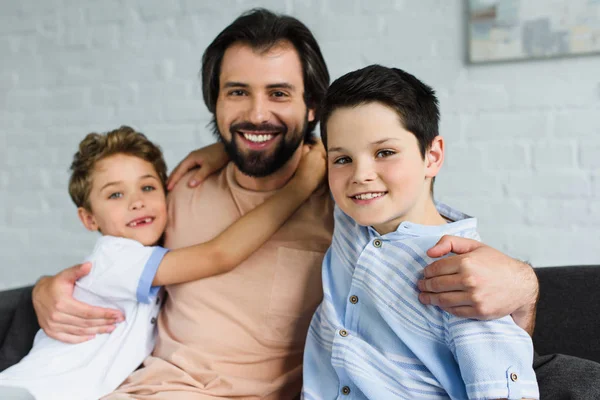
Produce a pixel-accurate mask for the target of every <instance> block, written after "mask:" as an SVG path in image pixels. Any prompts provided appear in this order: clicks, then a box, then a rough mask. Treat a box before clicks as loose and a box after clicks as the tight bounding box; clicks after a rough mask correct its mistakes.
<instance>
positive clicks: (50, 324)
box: [32, 263, 124, 343]
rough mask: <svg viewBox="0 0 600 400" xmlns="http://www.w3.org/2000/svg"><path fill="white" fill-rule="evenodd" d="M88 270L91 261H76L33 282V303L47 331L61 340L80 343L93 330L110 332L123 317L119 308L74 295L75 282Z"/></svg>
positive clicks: (93, 334)
mask: <svg viewBox="0 0 600 400" xmlns="http://www.w3.org/2000/svg"><path fill="white" fill-rule="evenodd" d="M90 271H91V264H90V263H85V264H79V265H75V266H73V267H71V268H67V269H65V270H63V271H61V272H59V273H58V274H56V275H54V276H46V277H42V278H41V279H40V280H39V281H38V282H37V283H36V285H35V287H34V288H33V293H32V300H33V307H34V309H35V313H36V315H37V318H38V322H39V324H40V327H41V328H42V329H43V330H44V332H45V333H46V335H48V336H50V337H51V338H53V339H56V340H59V341H61V342H64V343H81V342H85V341H87V340H90V339H93V338H94V337H95V335H96V334H99V333H109V332H112V331H113V330H114V329H115V324H116V323H118V322H121V321H123V320H124V316H123V314H122V313H121V312H120V311H119V310H111V309H109V308H102V307H94V306H90V305H89V304H85V303H82V302H79V301H77V300H75V299H74V298H73V289H74V288H75V282H76V281H77V280H78V279H80V278H82V277H84V276H86V275H87V274H89V273H90Z"/></svg>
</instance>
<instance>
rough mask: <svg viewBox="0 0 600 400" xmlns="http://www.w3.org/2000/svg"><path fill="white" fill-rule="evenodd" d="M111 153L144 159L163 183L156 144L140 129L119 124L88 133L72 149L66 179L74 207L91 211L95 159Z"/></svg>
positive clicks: (163, 166) (162, 162)
mask: <svg viewBox="0 0 600 400" xmlns="http://www.w3.org/2000/svg"><path fill="white" fill-rule="evenodd" d="M115 154H126V155H130V156H134V157H139V158H141V159H142V160H145V161H148V162H149V163H150V164H152V166H153V167H154V169H155V170H156V173H157V174H158V177H159V178H160V180H161V182H162V184H163V188H165V187H166V185H165V184H166V181H167V165H166V163H165V160H164V158H163V155H162V151H161V150H160V147H158V146H157V145H155V144H154V143H152V142H151V141H150V140H148V138H146V136H145V135H144V134H143V133H140V132H136V131H135V130H134V129H133V128H130V127H129V126H125V125H123V126H121V127H120V128H119V129H115V130H113V131H110V132H108V133H104V134H99V133H89V134H88V135H87V136H86V137H85V138H84V139H83V140H82V141H81V142H80V143H79V151H78V152H77V153H75V155H74V156H73V162H72V163H71V178H70V179H69V194H70V195H71V199H73V202H74V203H75V205H76V206H77V207H83V208H85V209H86V210H88V211H91V206H90V192H91V190H92V174H93V172H94V168H95V166H96V163H98V161H100V160H103V159H105V158H107V157H110V156H113V155H115Z"/></svg>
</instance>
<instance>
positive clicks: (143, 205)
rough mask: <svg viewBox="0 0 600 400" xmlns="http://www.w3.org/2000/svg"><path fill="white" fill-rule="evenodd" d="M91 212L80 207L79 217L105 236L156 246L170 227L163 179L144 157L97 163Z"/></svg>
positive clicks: (122, 156)
mask: <svg viewBox="0 0 600 400" xmlns="http://www.w3.org/2000/svg"><path fill="white" fill-rule="evenodd" d="M90 205H91V212H90V211H88V210H85V209H84V208H82V207H80V208H79V209H78V212H79V218H80V219H81V221H82V222H83V224H84V225H85V227H86V228H87V229H89V230H92V231H95V230H99V231H101V232H102V234H103V235H111V236H117V237H123V238H127V239H133V240H137V241H138V242H140V243H141V244H143V245H144V246H150V245H153V244H155V243H156V242H157V241H158V240H159V239H160V237H161V235H162V233H163V231H164V230H165V226H166V224H167V205H166V200H165V192H164V190H163V185H162V184H161V181H160V178H159V176H158V174H157V173H156V171H155V169H154V167H153V166H152V164H150V163H149V162H147V161H144V160H142V159H141V158H138V157H134V156H129V155H126V154H116V155H113V156H110V157H107V158H105V159H103V160H101V161H99V162H98V163H96V166H95V168H94V171H93V173H92V190H91V192H90Z"/></svg>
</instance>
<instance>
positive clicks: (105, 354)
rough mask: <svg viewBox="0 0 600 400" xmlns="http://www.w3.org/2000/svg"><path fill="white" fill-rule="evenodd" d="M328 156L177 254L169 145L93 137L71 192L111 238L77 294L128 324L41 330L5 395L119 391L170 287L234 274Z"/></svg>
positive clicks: (306, 161)
mask: <svg viewBox="0 0 600 400" xmlns="http://www.w3.org/2000/svg"><path fill="white" fill-rule="evenodd" d="M324 157H325V155H324V150H323V148H322V146H320V145H316V146H313V148H312V149H309V148H308V147H306V149H305V154H304V156H303V159H302V161H301V164H300V167H299V168H298V170H297V172H296V175H295V176H294V178H292V180H290V182H289V183H288V184H287V185H286V187H285V188H284V189H282V190H281V191H279V192H278V193H277V194H275V195H274V196H273V197H271V198H270V199H269V200H267V201H266V202H265V203H264V204H263V205H261V206H259V207H257V208H256V209H254V210H253V211H251V212H250V213H248V214H247V215H245V216H244V217H242V218H241V219H240V220H238V221H237V222H236V223H235V224H233V225H231V226H230V227H229V228H228V229H227V230H226V231H224V232H223V233H222V234H221V235H219V236H218V237H216V238H214V239H212V240H210V241H208V242H206V243H202V244H199V245H196V246H190V247H187V248H183V249H178V250H175V251H172V252H168V250H167V249H164V248H162V247H161V246H160V245H159V244H160V243H161V239H162V234H163V231H164V229H165V226H166V222H167V207H166V199H165V182H166V177H167V174H166V165H165V162H164V160H163V157H162V153H161V151H160V149H159V148H158V147H157V146H156V145H154V144H153V143H152V142H150V141H149V140H148V139H147V138H146V137H145V136H144V135H143V134H141V133H138V132H135V131H134V130H133V129H132V128H129V127H126V126H123V127H121V128H119V129H117V130H114V131H112V132H109V133H107V134H104V135H100V134H96V133H91V134H89V135H87V136H86V138H85V139H84V140H83V141H82V142H81V143H80V145H79V151H78V152H77V153H76V154H75V156H74V160H73V163H72V164H71V170H72V175H71V179H70V182H69V193H70V195H71V198H72V199H73V201H74V202H75V204H76V205H77V207H78V210H77V211H78V215H79V218H80V219H81V221H82V223H83V225H84V226H85V227H86V228H87V229H88V230H91V231H99V232H100V233H101V234H102V235H103V236H102V237H100V238H99V239H98V241H97V243H96V246H95V248H94V250H93V252H92V254H91V255H90V256H89V257H88V258H87V260H86V261H90V262H91V263H92V270H91V272H90V274H89V275H87V276H85V277H83V278H82V279H80V280H79V281H78V282H77V285H76V287H75V290H74V293H73V295H74V297H75V298H76V299H77V300H79V301H83V302H86V303H88V304H92V305H96V306H101V307H109V308H116V309H120V310H121V311H123V313H124V315H125V316H126V320H125V321H124V322H122V323H120V324H119V325H118V326H117V327H116V328H115V329H114V331H113V332H111V333H109V334H103V335H98V336H97V337H96V338H94V339H92V340H89V341H87V342H84V343H79V344H65V343H62V342H59V341H57V340H54V339H52V338H50V337H48V336H47V335H46V334H45V333H44V332H43V331H42V330H40V331H39V332H38V333H37V335H36V337H35V340H34V345H33V348H32V350H31V351H30V353H29V354H28V355H27V356H26V357H25V358H24V359H23V360H21V362H19V363H18V364H16V365H14V366H12V367H11V368H9V369H7V370H5V371H4V372H2V373H0V397H2V398H5V397H4V396H12V397H11V398H17V397H16V396H18V395H16V394H15V390H23V394H22V395H20V396H22V397H18V398H22V399H26V398H32V397H31V396H30V395H29V393H30V394H31V395H33V396H35V398H36V399H38V400H40V399H61V400H63V399H78V400H79V399H98V398H100V397H102V396H104V395H106V394H108V393H110V392H112V391H113V390H114V389H115V388H117V386H118V385H119V384H120V383H121V382H122V381H123V380H124V379H125V378H126V377H127V376H128V375H129V374H130V373H131V372H132V371H133V370H135V368H137V367H138V366H139V365H140V364H141V363H142V361H143V360H144V359H145V358H146V357H147V356H148V355H149V354H150V353H151V351H152V349H153V347H154V336H155V327H156V316H157V314H158V312H159V309H160V305H161V300H162V298H161V293H160V291H159V289H160V286H162V285H169V284H177V283H182V282H188V281H192V280H196V279H201V278H208V277H210V276H213V275H217V274H221V273H226V272H228V271H230V270H231V269H233V268H234V267H235V266H236V265H238V264H239V263H240V262H241V261H243V260H244V259H246V258H247V257H248V256H250V255H251V254H252V253H253V252H254V251H255V250H256V249H257V248H258V247H260V246H261V245H262V244H263V243H264V242H265V241H266V240H267V239H268V238H269V237H270V236H272V235H273V234H274V233H275V232H276V231H277V230H278V229H279V227H280V226H281V225H282V224H283V223H284V222H285V220H286V219H287V218H289V217H290V216H291V215H292V214H293V213H294V212H295V210H296V209H297V208H298V207H299V206H300V205H301V204H302V203H303V202H304V201H305V200H306V199H307V198H308V197H309V196H310V195H311V193H312V192H313V191H314V190H315V189H316V188H317V187H318V186H319V185H320V183H321V181H322V179H323V177H324V174H325V158H324ZM198 229H202V228H201V227H198ZM231 244H234V245H233V246H232V245H231ZM3 386H4V387H3Z"/></svg>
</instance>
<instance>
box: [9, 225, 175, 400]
mask: <svg viewBox="0 0 600 400" xmlns="http://www.w3.org/2000/svg"><path fill="white" fill-rule="evenodd" d="M166 252H167V250H166V249H164V248H162V247H146V246H143V245H142V244H141V243H139V242H136V241H135V240H130V239H124V238H118V237H112V236H102V237H101V238H99V239H98V241H97V242H96V246H95V248H94V251H93V253H92V255H91V256H90V257H88V258H87V259H86V261H90V262H92V270H91V272H90V273H89V275H87V276H85V277H83V278H81V279H80V280H79V281H78V282H77V283H76V286H75V290H74V291H73V297H74V298H75V299H77V300H79V301H82V302H84V303H87V304H91V305H94V306H99V307H107V308H114V309H119V310H121V311H122V312H123V314H124V315H125V321H124V322H121V323H120V324H119V325H118V326H117V328H116V329H115V330H114V331H113V332H112V333H110V334H102V335H97V336H96V338H94V339H92V340H89V341H87V342H84V343H80V344H66V343H62V342H59V341H57V340H54V339H52V338H50V337H48V336H47V335H46V334H45V333H44V331H42V330H40V331H39V332H38V333H37V335H36V337H35V340H34V343H33V348H32V350H31V351H30V352H29V354H28V355H27V356H26V357H25V358H23V360H21V362H19V363H18V364H16V365H14V366H12V367H11V368H8V369H7V370H5V371H4V372H2V373H0V386H17V387H22V388H25V389H27V390H29V391H30V392H31V394H33V395H34V396H35V397H36V399H37V400H54V399H57V400H58V399H60V400H66V399H77V400H85V399H98V398H100V397H102V396H104V395H106V394H108V393H110V392H112V391H113V390H114V389H116V388H117V387H118V386H119V384H121V382H123V381H124V380H125V378H127V376H129V374H131V373H132V372H133V371H134V370H135V369H136V368H137V367H138V366H139V365H140V364H141V363H142V361H143V360H144V359H145V358H146V357H147V356H148V355H149V354H150V353H151V352H152V349H153V348H154V339H155V333H156V332H155V331H156V317H157V315H158V311H159V309H160V303H161V300H162V299H161V298H160V297H161V296H159V294H160V293H159V287H152V286H151V285H152V281H153V279H154V275H155V274H156V270H157V269H158V266H159V264H160V262H161V260H162V259H163V257H164V255H165V253H166Z"/></svg>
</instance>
